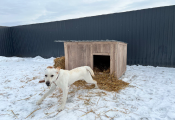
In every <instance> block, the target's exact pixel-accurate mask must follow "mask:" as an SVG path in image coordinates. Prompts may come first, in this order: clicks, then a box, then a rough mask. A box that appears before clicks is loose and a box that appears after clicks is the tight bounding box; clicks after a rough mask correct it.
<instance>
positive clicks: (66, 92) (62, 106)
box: [58, 87, 69, 111]
mask: <svg viewBox="0 0 175 120" xmlns="http://www.w3.org/2000/svg"><path fill="white" fill-rule="evenodd" d="M68 91H69V88H68V87H66V88H64V89H63V99H62V104H61V106H60V107H59V108H58V111H61V110H63V109H64V107H65V104H66V101H67V94H68Z"/></svg>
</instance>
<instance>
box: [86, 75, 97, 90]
mask: <svg viewBox="0 0 175 120" xmlns="http://www.w3.org/2000/svg"><path fill="white" fill-rule="evenodd" d="M85 81H86V82H87V83H92V84H95V88H96V89H98V85H97V81H95V80H93V79H92V77H91V76H90V77H89V78H88V79H85Z"/></svg>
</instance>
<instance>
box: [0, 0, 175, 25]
mask: <svg viewBox="0 0 175 120" xmlns="http://www.w3.org/2000/svg"><path fill="white" fill-rule="evenodd" d="M169 5H175V0H0V26H17V25H25V24H34V23H43V22H51V21H60V20H66V19H73V18H80V17H86V16H95V15H101V14H108V13H118V12H124V11H132V10H139V9H145V8H153V7H160V6H169Z"/></svg>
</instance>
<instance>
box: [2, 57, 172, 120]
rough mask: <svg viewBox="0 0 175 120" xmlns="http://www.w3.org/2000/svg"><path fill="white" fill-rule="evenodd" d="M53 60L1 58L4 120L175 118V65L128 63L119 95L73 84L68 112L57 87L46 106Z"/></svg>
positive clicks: (140, 119)
mask: <svg viewBox="0 0 175 120" xmlns="http://www.w3.org/2000/svg"><path fill="white" fill-rule="evenodd" d="M53 59H54V58H49V59H43V58H41V57H39V56H38V57H35V58H18V57H10V58H7V57H2V56H0V82H1V84H0V120H12V119H20V120H23V119H25V118H26V119H33V120H40V119H51V120H54V119H55V120H95V119H96V120H108V119H109V120H110V119H111V120H175V68H166V67H152V66H135V65H134V66H127V71H126V73H125V75H123V76H122V79H123V80H124V81H126V82H129V83H130V85H129V87H127V88H125V89H124V90H121V91H120V92H119V93H115V92H106V91H102V90H99V89H91V90H82V89H80V90H78V89H75V88H73V87H72V88H71V89H70V90H69V96H68V100H67V103H66V107H65V109H64V110H63V111H61V112H57V111H56V110H57V108H58V107H59V104H60V100H61V97H62V93H61V91H60V90H59V89H57V90H56V91H55V92H54V93H53V94H52V95H50V96H49V97H48V98H46V99H45V100H44V101H43V102H42V104H41V105H36V102H37V100H39V99H40V98H41V96H42V95H43V94H44V93H45V92H46V91H47V90H48V88H47V86H46V85H45V84H44V83H38V81H39V80H42V79H44V70H45V68H46V67H47V66H50V65H53Z"/></svg>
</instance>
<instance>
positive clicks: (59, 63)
mask: <svg viewBox="0 0 175 120" xmlns="http://www.w3.org/2000/svg"><path fill="white" fill-rule="evenodd" d="M53 67H54V68H57V67H61V69H65V57H64V56H62V57H59V58H55V59H54V65H53Z"/></svg>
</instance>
